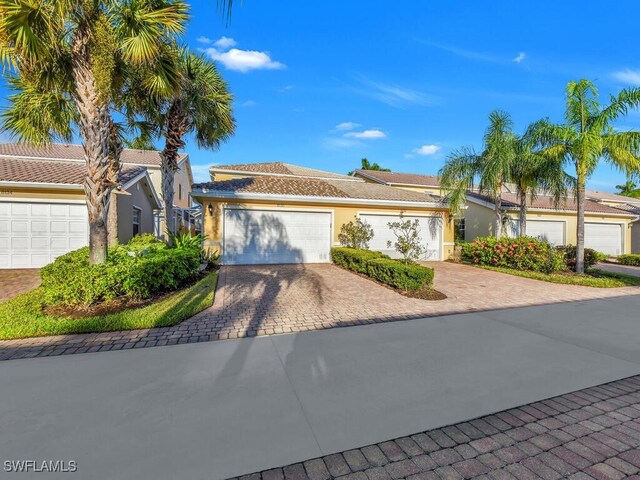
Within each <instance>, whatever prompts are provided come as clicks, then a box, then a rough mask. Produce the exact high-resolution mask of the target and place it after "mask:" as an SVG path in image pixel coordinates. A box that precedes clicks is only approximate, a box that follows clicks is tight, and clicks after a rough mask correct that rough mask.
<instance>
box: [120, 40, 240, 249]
mask: <svg viewBox="0 0 640 480" xmlns="http://www.w3.org/2000/svg"><path fill="white" fill-rule="evenodd" d="M175 54H176V55H177V64H178V74H179V78H180V81H179V83H178V85H177V86H176V88H175V89H174V90H173V91H172V92H171V94H170V95H164V96H160V97H157V98H149V99H148V101H146V102H144V103H143V104H141V105H138V106H137V107H134V108H132V109H131V111H130V114H129V116H130V117H136V116H139V115H142V117H143V118H144V120H143V121H142V122H139V123H138V127H139V130H140V132H141V135H140V137H139V141H140V143H141V144H142V145H145V144H149V143H151V142H150V140H151V138H153V137H154V136H162V137H164V148H163V149H162V151H161V154H160V155H161V157H162V164H161V175H162V201H163V204H164V205H163V206H164V218H163V220H162V232H163V235H165V236H166V238H170V234H171V233H174V230H175V226H174V216H173V193H174V187H173V183H174V176H175V172H176V171H177V170H178V159H179V151H180V150H181V149H182V148H184V145H185V137H186V136H187V135H189V134H192V133H193V134H194V137H195V139H196V143H197V144H198V146H199V147H200V148H212V149H213V148H218V147H219V146H220V144H221V143H222V142H224V141H225V140H227V139H228V138H229V137H230V136H231V135H233V133H234V131H235V120H234V118H233V110H232V103H233V96H232V95H231V93H230V92H229V89H228V86H227V83H226V82H225V81H224V79H223V78H222V76H221V75H220V74H219V73H218V70H217V69H216V66H215V64H214V63H213V62H210V61H209V60H207V59H206V58H204V57H202V56H200V55H196V54H194V53H192V52H189V51H188V50H187V49H180V50H177V51H176V52H175ZM134 98H139V95H134Z"/></svg>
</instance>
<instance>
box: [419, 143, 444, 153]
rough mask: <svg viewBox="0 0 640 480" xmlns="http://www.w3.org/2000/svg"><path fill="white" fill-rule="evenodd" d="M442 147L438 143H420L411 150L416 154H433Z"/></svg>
mask: <svg viewBox="0 0 640 480" xmlns="http://www.w3.org/2000/svg"><path fill="white" fill-rule="evenodd" d="M441 148H442V147H440V146H439V145H422V146H421V147H418V148H414V149H413V150H412V152H413V153H415V154H416V155H435V154H436V153H437V152H438V151H439V150H440V149H441Z"/></svg>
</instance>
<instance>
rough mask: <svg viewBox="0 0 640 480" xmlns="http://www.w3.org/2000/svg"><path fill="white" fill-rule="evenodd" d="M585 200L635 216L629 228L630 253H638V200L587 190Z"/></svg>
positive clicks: (639, 239) (639, 211) (639, 201)
mask: <svg viewBox="0 0 640 480" xmlns="http://www.w3.org/2000/svg"><path fill="white" fill-rule="evenodd" d="M586 196H587V198H590V199H591V200H594V201H596V202H600V203H603V204H605V205H610V206H612V207H615V208H619V209H620V210H624V211H625V212H628V213H630V214H632V215H635V216H636V219H635V220H634V222H633V224H632V226H631V253H640V198H632V197H625V196H623V195H616V194H615V193H607V192H598V191H596V190H587V191H586Z"/></svg>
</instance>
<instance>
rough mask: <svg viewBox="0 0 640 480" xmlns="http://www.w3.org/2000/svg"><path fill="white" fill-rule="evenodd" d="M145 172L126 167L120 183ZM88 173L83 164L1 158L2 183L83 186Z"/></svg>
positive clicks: (0, 174) (129, 166) (140, 169)
mask: <svg viewBox="0 0 640 480" xmlns="http://www.w3.org/2000/svg"><path fill="white" fill-rule="evenodd" d="M144 170H145V167H140V166H133V165H125V166H123V167H122V171H121V172H120V182H122V183H127V182H128V181H130V180H132V179H133V178H134V177H135V176H136V175H139V174H140V173H141V172H143V171H144ZM86 171H87V169H86V167H85V165H84V163H81V162H69V161H58V160H41V159H38V160H27V159H24V158H6V157H5V158H1V157H0V182H25V183H51V184H66V185H81V184H82V182H83V181H84V176H85V174H86Z"/></svg>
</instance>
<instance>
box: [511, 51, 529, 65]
mask: <svg viewBox="0 0 640 480" xmlns="http://www.w3.org/2000/svg"><path fill="white" fill-rule="evenodd" d="M525 58H527V54H526V53H524V52H520V53H519V54H518V55H516V57H515V58H514V59H513V61H514V62H516V63H520V62H522V61H523V60H524V59H525Z"/></svg>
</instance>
